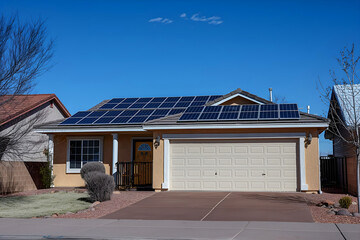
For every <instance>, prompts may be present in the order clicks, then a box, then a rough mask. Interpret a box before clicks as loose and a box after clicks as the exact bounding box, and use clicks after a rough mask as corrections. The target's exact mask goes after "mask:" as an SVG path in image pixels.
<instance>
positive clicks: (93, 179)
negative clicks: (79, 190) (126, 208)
mask: <svg viewBox="0 0 360 240" xmlns="http://www.w3.org/2000/svg"><path fill="white" fill-rule="evenodd" d="M84 180H85V182H86V189H87V190H88V193H89V195H90V199H91V201H93V202H95V201H100V202H103V201H107V200H110V198H111V195H112V193H113V191H114V188H115V182H114V178H113V177H112V176H110V175H107V174H105V173H102V172H98V171H91V172H88V173H87V174H86V175H85V176H84Z"/></svg>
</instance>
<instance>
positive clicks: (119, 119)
mask: <svg viewBox="0 0 360 240" xmlns="http://www.w3.org/2000/svg"><path fill="white" fill-rule="evenodd" d="M130 118H131V117H117V118H115V119H114V120H113V121H112V122H111V123H112V124H113V123H127V121H129V119H130Z"/></svg>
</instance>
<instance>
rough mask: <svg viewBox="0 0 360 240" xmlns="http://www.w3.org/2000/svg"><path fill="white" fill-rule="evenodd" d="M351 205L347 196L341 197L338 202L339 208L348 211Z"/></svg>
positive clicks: (350, 200)
mask: <svg viewBox="0 0 360 240" xmlns="http://www.w3.org/2000/svg"><path fill="white" fill-rule="evenodd" d="M351 203H352V199H351V197H349V196H345V197H342V198H341V199H340V200H339V204H340V207H342V208H346V209H348V208H349V207H350V205H351Z"/></svg>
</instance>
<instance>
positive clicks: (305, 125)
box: [143, 123, 329, 130]
mask: <svg viewBox="0 0 360 240" xmlns="http://www.w3.org/2000/svg"><path fill="white" fill-rule="evenodd" d="M328 126H329V124H327V123H293V124H228V125H222V124H202V125H201V124H196V125H170V126H169V125H166V126H164V125H153V126H144V127H143V128H144V130H165V129H244V128H246V129H252V128H320V127H328Z"/></svg>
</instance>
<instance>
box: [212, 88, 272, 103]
mask: <svg viewBox="0 0 360 240" xmlns="http://www.w3.org/2000/svg"><path fill="white" fill-rule="evenodd" d="M235 94H241V95H244V96H246V97H249V98H251V99H254V100H256V101H258V102H261V103H265V104H271V103H273V102H271V101H269V100H266V99H264V98H261V97H258V96H256V95H254V94H251V93H249V92H246V91H244V90H242V89H241V88H238V89H235V90H234V91H232V92H230V93H228V94H225V95H223V96H222V97H219V98H217V99H215V100H214V101H211V102H208V103H207V104H206V106H211V105H213V104H215V103H217V102H220V101H222V100H224V99H227V98H229V97H231V96H233V95H235Z"/></svg>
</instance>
